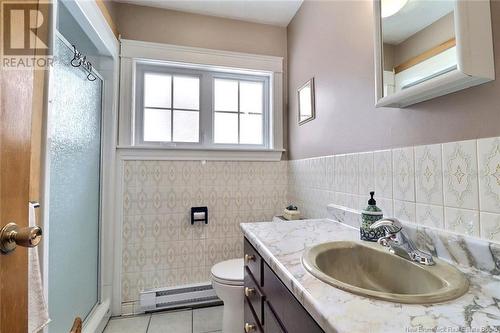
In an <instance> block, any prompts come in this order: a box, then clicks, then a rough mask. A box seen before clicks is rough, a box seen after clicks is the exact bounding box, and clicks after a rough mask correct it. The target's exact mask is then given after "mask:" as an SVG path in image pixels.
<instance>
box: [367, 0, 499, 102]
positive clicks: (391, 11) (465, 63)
mask: <svg viewBox="0 0 500 333" xmlns="http://www.w3.org/2000/svg"><path fill="white" fill-rule="evenodd" d="M374 13H375V61H376V63H375V68H376V75H375V76H376V105H377V106H389V107H405V106H408V105H412V104H415V103H418V102H422V101H425V100H428V99H431V98H434V97H437V96H441V95H445V94H448V93H451V92H454V91H458V90H461V89H465V88H468V87H471V86H475V85H478V84H481V83H484V82H488V81H491V80H494V79H495V72H494V58H493V41H492V32H491V13H490V3H489V1H487V0H478V1H470V0H374Z"/></svg>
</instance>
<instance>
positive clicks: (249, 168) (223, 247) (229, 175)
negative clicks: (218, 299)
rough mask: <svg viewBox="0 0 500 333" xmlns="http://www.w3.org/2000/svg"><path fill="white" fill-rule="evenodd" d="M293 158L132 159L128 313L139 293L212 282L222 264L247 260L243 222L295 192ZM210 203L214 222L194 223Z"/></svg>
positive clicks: (127, 174) (127, 200) (125, 231)
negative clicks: (193, 213)
mask: <svg viewBox="0 0 500 333" xmlns="http://www.w3.org/2000/svg"><path fill="white" fill-rule="evenodd" d="M286 192H287V164H286V162H284V161H283V162H211V161H208V162H206V163H202V162H200V161H125V162H124V172H123V227H122V236H123V237H122V289H121V290H122V311H123V314H128V313H133V312H139V307H138V302H137V301H138V300H139V292H140V291H141V290H144V289H147V288H158V287H168V286H178V285H183V284H189V283H196V282H208V281H209V280H210V268H211V267H212V265H213V264H215V263H216V262H219V261H222V260H225V259H230V258H236V257H242V256H243V236H242V234H241V232H240V230H239V223H241V222H252V221H270V220H271V219H272V217H273V216H274V215H277V214H279V213H280V212H281V211H282V209H283V207H284V206H285V204H286V197H287V194H286ZM193 206H208V211H209V223H208V224H207V225H204V224H199V223H197V224H195V225H191V224H190V208H191V207H193Z"/></svg>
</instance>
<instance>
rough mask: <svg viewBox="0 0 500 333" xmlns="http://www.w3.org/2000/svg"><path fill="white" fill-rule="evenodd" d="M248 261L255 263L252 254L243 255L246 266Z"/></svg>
mask: <svg viewBox="0 0 500 333" xmlns="http://www.w3.org/2000/svg"><path fill="white" fill-rule="evenodd" d="M250 261H255V256H254V255H252V254H245V262H246V263H247V264H248V263H249V262H250Z"/></svg>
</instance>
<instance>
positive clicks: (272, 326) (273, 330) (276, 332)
mask: <svg viewBox="0 0 500 333" xmlns="http://www.w3.org/2000/svg"><path fill="white" fill-rule="evenodd" d="M264 318H265V319H266V321H265V323H264V330H265V332H266V333H285V330H284V329H283V328H282V327H281V324H280V322H279V320H278V318H276V316H275V315H274V313H273V310H271V308H270V307H269V304H268V303H267V302H264Z"/></svg>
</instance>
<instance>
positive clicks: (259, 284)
mask: <svg viewBox="0 0 500 333" xmlns="http://www.w3.org/2000/svg"><path fill="white" fill-rule="evenodd" d="M244 250H245V327H244V328H243V332H246V333H251V332H255V333H306V332H307V333H321V332H323V330H322V329H321V327H319V325H318V324H317V323H316V322H315V321H314V319H313V318H312V317H311V316H310V315H309V313H308V312H307V311H306V310H305V309H304V307H303V306H302V305H301V304H300V303H299V301H297V299H296V298H295V296H294V295H293V294H292V293H291V292H290V291H289V290H288V288H287V287H286V286H285V285H284V284H283V282H281V280H280V279H279V278H278V277H277V276H276V274H275V273H274V272H273V270H272V269H271V268H270V267H269V266H268V265H267V263H266V262H265V261H264V260H263V259H262V257H261V256H260V255H259V253H258V252H257V251H256V250H255V249H254V247H253V246H252V245H251V244H250V243H249V242H248V240H246V239H245V247H244Z"/></svg>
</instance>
